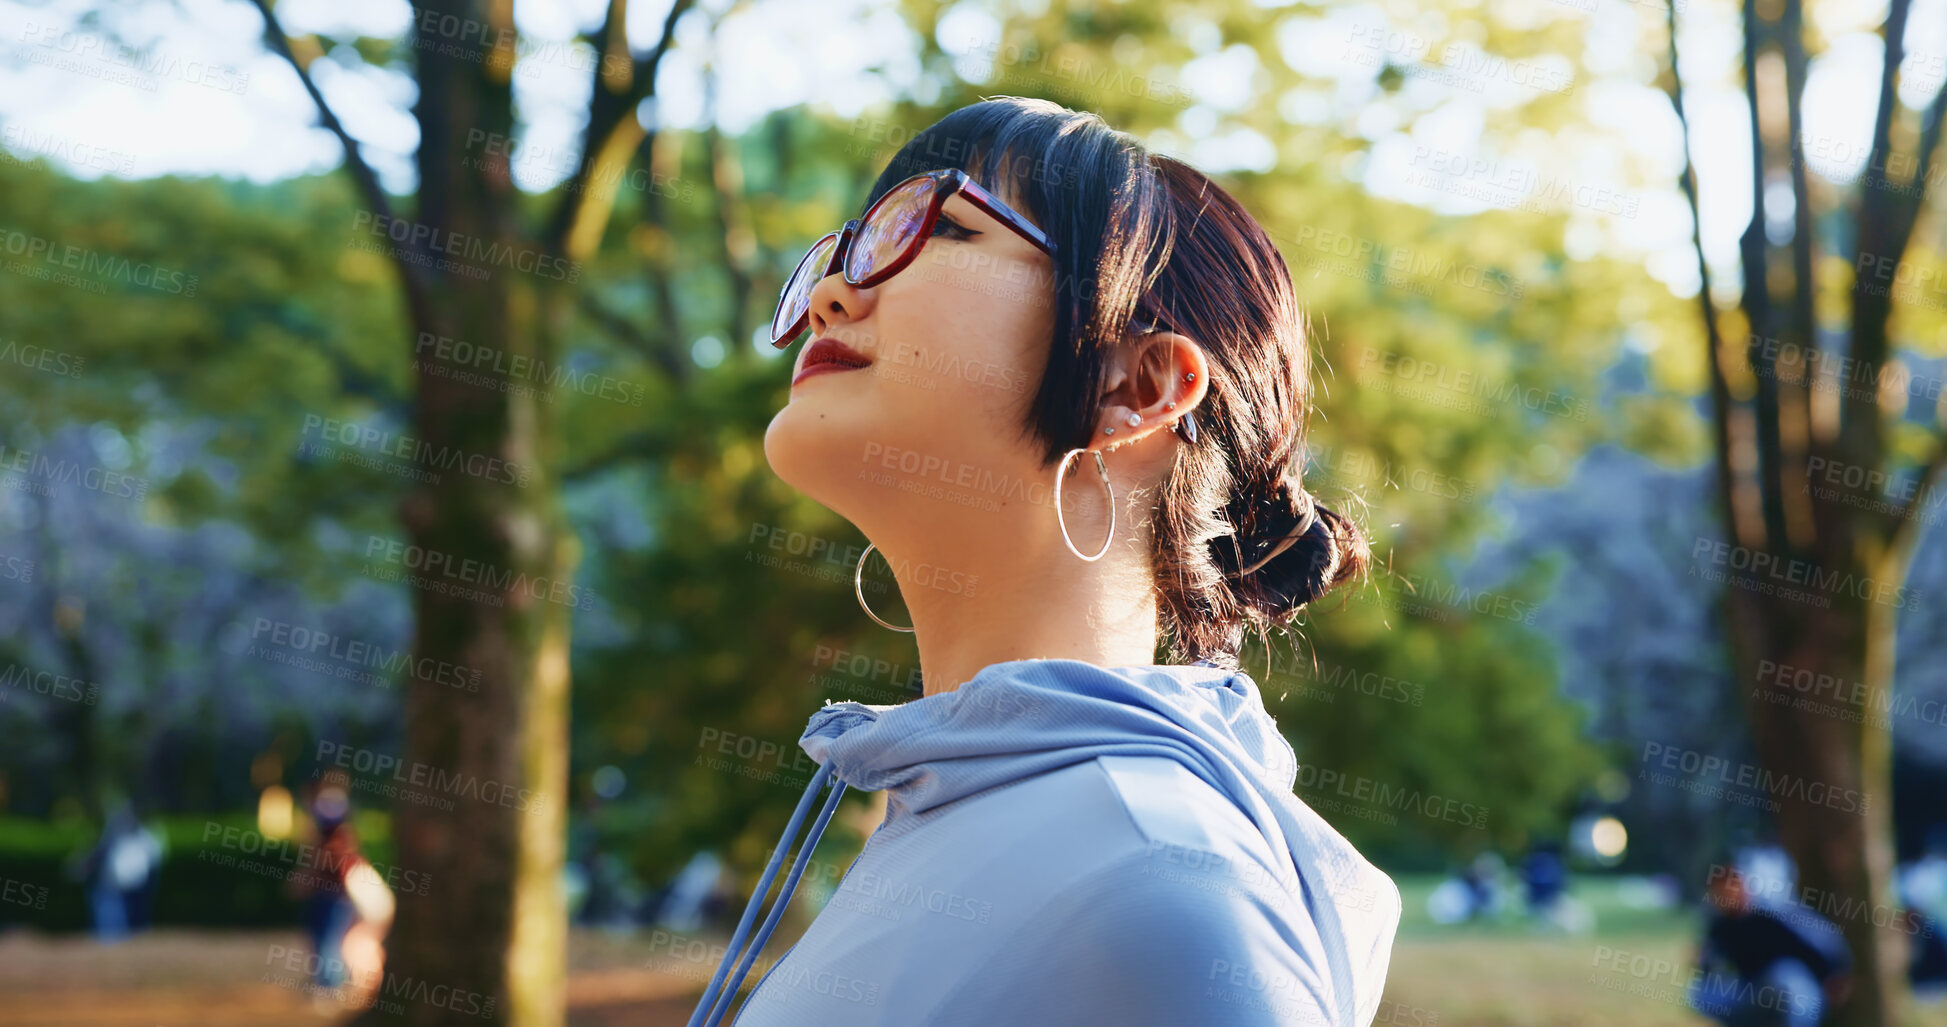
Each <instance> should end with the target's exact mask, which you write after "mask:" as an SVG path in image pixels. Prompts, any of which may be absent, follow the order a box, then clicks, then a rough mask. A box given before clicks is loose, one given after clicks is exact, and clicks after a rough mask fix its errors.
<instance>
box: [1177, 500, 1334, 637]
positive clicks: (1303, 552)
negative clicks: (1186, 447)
mask: <svg viewBox="0 0 1947 1027" xmlns="http://www.w3.org/2000/svg"><path fill="white" fill-rule="evenodd" d="M1227 512H1229V513H1232V514H1234V515H1237V516H1234V517H1233V519H1232V523H1233V524H1236V525H1238V529H1239V530H1238V531H1237V533H1236V534H1234V535H1227V536H1224V537H1222V538H1219V539H1213V540H1212V542H1211V549H1212V555H1213V556H1214V557H1215V559H1216V562H1217V565H1218V567H1219V568H1220V569H1222V570H1223V572H1224V573H1225V575H1226V576H1227V577H1229V578H1231V579H1232V581H1233V583H1234V584H1233V586H1232V587H1233V588H1234V589H1235V590H1236V592H1237V594H1238V597H1239V598H1240V600H1242V601H1243V602H1245V603H1246V604H1247V605H1248V606H1250V607H1252V608H1254V609H1256V610H1258V611H1259V612H1261V613H1263V614H1265V615H1266V616H1268V617H1270V618H1272V619H1274V620H1282V619H1285V618H1288V617H1289V616H1291V615H1292V614H1294V613H1296V612H1297V611H1298V610H1300V609H1301V608H1303V607H1304V606H1305V605H1306V604H1307V603H1310V602H1311V601H1313V600H1314V599H1317V598H1319V597H1320V596H1322V595H1324V594H1325V593H1327V592H1329V591H1331V590H1332V589H1333V588H1334V587H1335V586H1337V585H1338V584H1340V583H1341V582H1343V581H1345V580H1347V579H1349V578H1351V577H1354V576H1356V575H1357V574H1359V573H1360V572H1361V570H1362V569H1363V568H1364V566H1365V563H1366V555H1367V554H1366V542H1365V539H1364V538H1363V537H1361V535H1360V533H1359V530H1358V528H1357V527H1356V526H1354V525H1353V523H1352V522H1351V521H1350V520H1347V519H1346V518H1344V517H1342V516H1340V515H1339V514H1337V513H1334V512H1333V511H1331V510H1329V509H1326V508H1325V507H1324V506H1322V505H1321V504H1319V502H1318V500H1317V498H1316V497H1314V496H1313V495H1312V494H1311V493H1310V492H1307V491H1306V490H1305V488H1304V486H1303V485H1301V484H1298V483H1296V482H1294V481H1292V479H1291V478H1289V477H1280V478H1279V479H1278V480H1277V481H1276V483H1274V484H1273V485H1272V486H1271V487H1270V488H1268V489H1265V490H1262V491H1259V492H1256V493H1255V494H1253V495H1248V496H1246V495H1240V496H1238V497H1236V499H1235V500H1234V501H1233V503H1232V504H1231V506H1230V507H1229V508H1227Z"/></svg>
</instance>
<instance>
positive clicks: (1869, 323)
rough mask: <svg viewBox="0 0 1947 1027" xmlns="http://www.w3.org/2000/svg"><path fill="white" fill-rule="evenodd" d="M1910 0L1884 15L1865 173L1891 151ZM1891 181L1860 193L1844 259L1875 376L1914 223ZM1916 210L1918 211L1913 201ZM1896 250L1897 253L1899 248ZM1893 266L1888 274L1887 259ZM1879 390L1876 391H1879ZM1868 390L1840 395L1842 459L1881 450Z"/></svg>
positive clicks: (1857, 337) (1874, 401) (1858, 343)
mask: <svg viewBox="0 0 1947 1027" xmlns="http://www.w3.org/2000/svg"><path fill="white" fill-rule="evenodd" d="M1909 6H1910V0H1891V2H1890V4H1889V5H1888V7H1887V11H1886V22H1885V24H1884V25H1882V26H1881V28H1880V32H1881V34H1882V35H1883V36H1884V40H1883V42H1884V52H1885V59H1884V60H1883V61H1882V62H1881V64H1880V73H1879V105H1878V111H1877V112H1876V114H1875V115H1874V118H1873V139H1872V147H1871V149H1869V150H1868V151H1867V170H1868V171H1869V172H1870V170H1871V169H1872V167H1874V166H1875V165H1877V166H1878V167H1879V168H1881V169H1882V170H1883V169H1884V168H1885V167H1886V158H1887V155H1888V154H1889V153H1891V152H1892V147H1893V143H1892V138H1893V113H1894V101H1895V99H1896V93H1897V90H1896V88H1895V87H1896V85H1897V84H1898V80H1899V70H1900V62H1901V60H1902V59H1903V57H1904V55H1905V52H1906V51H1905V40H1906V21H1907V11H1908V8H1909ZM1890 185H1891V183H1883V187H1882V188H1877V189H1875V188H1873V187H1872V186H1871V185H1870V184H1868V185H1867V186H1866V187H1865V188H1862V189H1861V190H1860V194H1859V208H1858V215H1857V217H1856V218H1855V219H1854V223H1855V224H1856V225H1858V226H1859V231H1858V233H1857V234H1856V235H1855V237H1854V240H1853V243H1852V246H1851V252H1850V253H1847V254H1846V261H1847V263H1848V264H1849V265H1851V267H1852V269H1853V284H1852V352H1851V354H1850V355H1851V356H1852V357H1853V359H1855V360H1857V361H1858V362H1859V366H1860V367H1863V368H1865V369H1866V370H1867V371H1869V372H1872V373H1874V374H1877V373H1878V372H1880V371H1881V370H1883V369H1884V368H1885V366H1886V354H1887V349H1888V340H1887V331H1886V329H1887V320H1888V318H1889V317H1890V316H1891V314H1892V310H1893V290H1892V283H1893V282H1894V281H1895V280H1896V275H1897V272H1898V267H1899V265H1898V260H1899V257H1900V251H1902V250H1904V249H1905V248H1906V242H1905V241H1906V237H1907V234H1908V233H1909V232H1911V231H1912V224H1911V220H1910V219H1907V223H1906V224H1905V225H1904V226H1902V225H1901V224H1900V223H1899V222H1900V221H1901V220H1902V219H1901V218H1900V215H1899V212H1898V205H1899V204H1900V202H1901V199H1902V198H1901V197H1900V196H1898V195H1897V194H1896V193H1895V192H1894V190H1893V189H1892V188H1889V187H1890ZM1913 209H1914V210H1915V211H1916V212H1917V211H1918V210H1919V203H1918V201H1915V203H1914V204H1913ZM1896 246H1897V249H1896V248H1895V247H1896ZM1868 259H1869V260H1870V262H1871V264H1870V266H1871V269H1872V270H1871V272H1870V276H1868V275H1862V274H1861V267H1862V265H1861V261H1862V260H1868ZM1888 260H1891V261H1893V262H1894V264H1893V266H1892V268H1891V270H1890V271H1888V268H1887V267H1886V261H1888ZM1875 391H1876V390H1875ZM1863 392H1864V390H1851V389H1845V390H1841V391H1840V393H1839V435H1840V441H1841V443H1842V444H1843V447H1844V448H1843V451H1842V454H1841V457H1842V459H1845V460H1847V461H1850V462H1858V461H1859V460H1860V459H1861V458H1862V457H1869V456H1871V455H1873V454H1876V453H1877V452H1878V448H1879V447H1878V440H1879V437H1880V435H1881V432H1882V429H1881V425H1880V420H1881V414H1880V409H1879V398H1878V396H1877V395H1876V394H1873V395H1866V394H1863Z"/></svg>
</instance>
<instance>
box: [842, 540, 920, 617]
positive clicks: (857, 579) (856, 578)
mask: <svg viewBox="0 0 1947 1027" xmlns="http://www.w3.org/2000/svg"><path fill="white" fill-rule="evenodd" d="M876 544H877V543H874V542H867V543H866V544H865V552H863V553H860V554H859V569H858V570H856V571H853V572H852V592H853V593H854V594H855V595H857V596H858V597H859V608H860V609H862V610H864V611H865V615H866V616H867V617H870V618H872V619H873V620H876V621H878V622H879V624H880V625H881V626H883V627H888V628H891V629H892V630H894V631H911V630H913V629H912V628H902V627H900V626H899V625H897V624H887V623H886V622H885V620H884V619H882V618H881V617H880V616H879V615H878V614H876V613H873V612H872V607H870V606H867V605H865V558H866V557H868V556H871V555H872V547H873V546H874V545H876ZM888 566H890V563H888Z"/></svg>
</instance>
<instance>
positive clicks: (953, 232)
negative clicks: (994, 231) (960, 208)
mask: <svg viewBox="0 0 1947 1027" xmlns="http://www.w3.org/2000/svg"><path fill="white" fill-rule="evenodd" d="M979 234H980V233H979V232H976V231H974V230H973V229H971V228H962V227H960V226H959V225H957V224H954V223H953V222H952V221H949V220H947V217H946V215H945V214H942V215H940V216H939V217H937V218H934V219H933V236H934V237H935V238H938V237H939V236H942V235H944V236H946V237H947V238H949V239H971V238H973V237H974V236H976V235H979Z"/></svg>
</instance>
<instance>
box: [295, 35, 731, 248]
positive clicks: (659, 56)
mask: <svg viewBox="0 0 1947 1027" xmlns="http://www.w3.org/2000/svg"><path fill="white" fill-rule="evenodd" d="M259 2H261V0H259ZM694 3H695V0H674V2H673V3H671V4H670V6H669V15H668V16H667V17H665V18H664V19H663V27H662V35H661V37H660V38H658V39H657V40H656V45H655V48H654V49H652V50H650V51H649V53H648V54H647V55H646V56H644V57H643V58H642V59H640V60H638V61H635V62H634V63H633V64H627V65H624V64H620V63H619V62H617V61H615V60H613V59H612V58H613V56H614V55H615V53H616V52H617V51H618V50H621V51H624V52H625V51H626V49H627V44H626V43H623V44H620V46H618V44H617V41H618V40H620V39H622V38H624V34H625V33H626V31H627V28H626V26H627V24H628V8H629V5H628V0H609V6H608V13H607V14H605V15H604V16H603V18H602V27H601V28H600V29H598V30H596V33H595V40H594V42H595V49H596V51H597V52H598V53H599V54H600V55H601V56H600V58H599V59H598V60H596V62H595V69H594V71H593V72H592V75H593V77H594V91H593V93H592V94H591V95H590V96H589V99H588V126H587V128H586V129H585V130H584V131H583V133H582V142H581V161H580V162H579V163H578V164H577V165H576V166H575V171H574V174H572V175H570V176H569V177H568V181H567V182H565V183H563V184H562V194H561V200H560V202H559V203H558V204H557V205H556V207H555V209H554V216H553V217H552V218H550V219H549V221H548V226H547V230H546V232H545V233H544V234H543V235H542V243H543V245H545V246H546V247H547V249H548V252H550V253H558V254H564V255H568V256H572V257H576V258H577V259H579V258H580V257H583V256H586V255H587V254H588V253H592V252H593V251H594V246H595V243H597V242H599V241H600V240H601V231H600V229H601V226H602V224H603V222H605V221H606V220H607V217H608V211H609V209H610V207H611V205H612V204H613V203H614V201H615V190H616V187H617V185H618V184H619V183H620V182H621V180H622V173H623V172H624V171H625V170H626V169H627V167H628V165H629V163H630V159H631V155H632V154H634V153H635V151H636V150H637V149H638V144H639V143H640V141H641V139H642V136H643V135H644V134H645V130H644V129H643V127H642V125H641V123H640V122H638V121H637V120H636V118H635V109H636V106H637V105H638V104H640V103H641V102H642V101H643V100H644V99H645V98H647V97H650V96H653V95H655V91H656V71H657V69H658V68H660V67H661V66H662V60H663V55H664V54H666V53H668V52H669V47H670V45H671V44H672V43H673V42H675V37H676V22H677V20H678V19H680V18H681V17H682V16H683V14H684V13H685V12H687V11H688V10H689V9H690V7H691V6H692V5H693V4H694Z"/></svg>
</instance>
